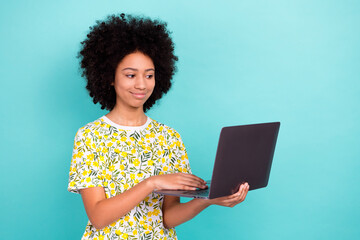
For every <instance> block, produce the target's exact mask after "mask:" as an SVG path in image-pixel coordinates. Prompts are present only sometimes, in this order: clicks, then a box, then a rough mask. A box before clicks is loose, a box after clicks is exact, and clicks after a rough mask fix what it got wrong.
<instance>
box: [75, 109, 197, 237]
mask: <svg viewBox="0 0 360 240" xmlns="http://www.w3.org/2000/svg"><path fill="white" fill-rule="evenodd" d="M176 172H184V173H191V170H190V166H189V161H188V156H187V153H186V149H185V146H184V144H183V142H182V140H181V137H180V135H179V133H177V132H176V131H175V130H174V129H172V128H170V127H168V126H166V125H164V124H161V123H159V122H157V121H155V120H153V119H151V118H149V117H148V119H147V122H146V123H145V124H144V125H143V126H138V127H130V126H120V125H118V124H116V123H114V122H112V121H111V120H110V119H108V118H107V117H106V116H103V117H101V118H99V119H97V120H96V121H94V122H91V123H88V124H87V125H85V126H84V127H82V128H80V129H79V130H78V132H77V133H76V136H75V141H74V148H73V155H72V161H71V166H70V173H69V185H68V190H69V191H70V192H74V193H79V190H80V189H83V188H89V187H103V188H104V190H105V193H106V198H111V197H113V196H116V195H117V194H121V193H122V192H124V191H126V190H127V189H130V188H132V187H133V186H135V185H136V184H137V183H139V182H141V181H143V180H144V179H146V178H148V177H150V176H154V175H159V174H167V173H176ZM162 203H163V196H162V195H159V194H156V193H151V194H150V195H148V196H147V197H146V198H145V199H144V200H143V201H141V202H140V203H139V204H138V205H137V206H136V207H135V208H134V209H132V210H131V211H130V212H129V213H127V214H126V215H124V216H123V217H121V218H120V219H118V220H117V221H115V222H114V223H112V224H110V225H108V226H107V227H105V228H103V229H100V230H97V229H96V228H95V227H93V225H92V224H91V222H90V221H89V222H88V224H87V226H86V229H85V233H84V235H83V237H82V239H97V240H102V239H129V240H130V239H144V240H145V239H168V240H169V239H177V237H176V232H175V229H166V228H165V227H164V225H163V217H162Z"/></svg>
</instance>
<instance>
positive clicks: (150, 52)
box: [78, 13, 178, 112]
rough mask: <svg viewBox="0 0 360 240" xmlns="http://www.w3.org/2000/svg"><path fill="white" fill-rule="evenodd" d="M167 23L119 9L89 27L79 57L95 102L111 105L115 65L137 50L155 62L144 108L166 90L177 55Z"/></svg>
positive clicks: (109, 106) (147, 107) (105, 105)
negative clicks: (150, 87)
mask: <svg viewBox="0 0 360 240" xmlns="http://www.w3.org/2000/svg"><path fill="white" fill-rule="evenodd" d="M166 26H167V24H166V23H165V22H162V21H160V20H151V19H150V18H145V17H136V16H132V15H128V14H127V15H125V14H124V13H122V14H120V15H110V16H108V17H107V18H106V20H105V21H96V24H95V25H94V26H92V27H90V32H89V33H88V34H87V38H86V39H85V40H84V41H83V42H81V47H82V48H81V50H80V52H79V54H78V58H79V59H80V67H81V70H82V76H83V77H85V78H86V80H87V84H86V89H87V90H88V91H89V94H90V97H92V99H93V102H94V103H95V104H96V103H100V105H101V109H107V110H109V111H111V110H112V109H113V108H114V106H115V103H116V92H115V89H114V86H112V83H113V82H114V80H115V71H116V68H117V66H118V64H119V63H120V62H121V60H122V59H123V58H124V57H125V56H126V55H128V54H130V53H133V52H136V51H139V52H142V53H143V54H145V55H147V56H149V57H150V58H151V59H152V61H153V63H154V66H155V76H156V78H155V88H154V90H153V93H152V94H151V96H150V98H149V99H148V100H147V101H146V102H145V104H144V106H143V109H144V112H146V111H147V110H149V109H150V108H151V107H152V106H153V105H154V104H155V102H156V101H157V100H158V99H160V98H161V97H162V95H163V94H164V93H167V92H168V91H169V89H170V87H171V79H172V77H173V75H174V73H175V71H176V66H175V62H176V61H177V60H178V58H177V56H175V55H174V44H173V42H172V40H171V38H170V32H169V31H168V30H167V29H166Z"/></svg>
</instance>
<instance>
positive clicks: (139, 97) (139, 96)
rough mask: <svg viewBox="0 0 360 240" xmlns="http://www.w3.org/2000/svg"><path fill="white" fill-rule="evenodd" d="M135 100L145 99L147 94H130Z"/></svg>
mask: <svg viewBox="0 0 360 240" xmlns="http://www.w3.org/2000/svg"><path fill="white" fill-rule="evenodd" d="M130 93H131V94H132V95H133V96H134V97H135V98H138V99H143V98H144V97H145V96H146V93H133V92H130Z"/></svg>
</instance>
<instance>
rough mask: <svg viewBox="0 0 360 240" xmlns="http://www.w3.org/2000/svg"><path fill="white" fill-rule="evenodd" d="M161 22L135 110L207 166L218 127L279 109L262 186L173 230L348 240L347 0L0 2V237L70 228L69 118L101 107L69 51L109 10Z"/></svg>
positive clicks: (352, 165)
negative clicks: (167, 39)
mask: <svg viewBox="0 0 360 240" xmlns="http://www.w3.org/2000/svg"><path fill="white" fill-rule="evenodd" d="M120 12H126V13H134V14H144V15H146V16H150V17H152V18H160V19H162V20H164V21H167V22H168V28H169V29H170V30H171V31H173V35H172V36H173V40H174V42H175V44H176V54H177V55H178V56H179V62H178V73H177V74H176V76H175V77H174V85H173V88H172V89H171V91H170V92H169V93H168V94H167V95H166V96H165V97H164V98H163V99H161V101H160V102H159V103H158V104H157V105H156V106H155V107H154V108H153V109H152V110H151V111H149V113H148V115H149V116H150V117H152V118H154V119H156V120H158V121H160V122H163V123H165V124H167V125H169V126H171V127H173V128H175V129H176V130H178V131H179V132H180V133H181V135H182V138H183V140H184V143H185V145H186V146H187V150H188V154H189V158H190V163H191V166H192V169H193V172H194V173H195V174H197V175H199V176H201V177H203V178H205V179H208V178H210V177H211V172H212V166H213V161H214V155H215V151H216V146H217V141H218V136H219V131H220V128H221V127H222V126H226V125H237V124H248V123H260V122H268V121H280V122H281V128H280V133H279V138H278V143H277V148H276V151H275V156H274V162H273V167H272V172H271V175H270V182H269V186H268V187H267V188H265V189H261V190H256V191H252V192H250V193H249V194H248V196H247V198H246V200H245V202H244V203H241V204H240V205H238V206H236V207H234V208H224V207H219V206H212V207H210V208H208V209H206V210H205V211H204V212H202V213H200V215H198V216H197V217H195V218H194V219H193V220H191V221H189V222H187V223H185V224H183V225H181V226H179V227H177V232H178V236H179V239H301V240H302V239H360V228H359V223H360V221H359V220H360V208H359V202H360V188H359V182H360V175H359V170H360V161H359V160H360V159H359V153H360V150H359V149H360V148H359V143H360V137H359V134H360V127H359V117H360V113H359V102H360V81H359V80H360V45H359V42H360V28H359V23H360V2H359V1H348V0H345V1H344V0H343V1H332V0H329V1H320V0H311V1H310V0H307V1H304V0H302V1H300V0H294V1H286V0H283V1H280V0H274V1H260V0H252V1H250V0H247V1H235V0H234V1H214V0H207V1H203V0H198V1H193V0H192V1H189V0H182V1H137V0H133V1H128V0H126V1H124V0H117V1H101V2H100V1H89V0H87V1H85V0H77V1H40V0H33V1H25V0H23V1H21V0H19V1H2V2H1V3H0V36H1V38H0V42H1V44H0V80H1V90H0V91H1V94H0V106H1V107H0V111H1V118H0V121H1V124H0V132H1V137H0V141H1V144H0V157H1V161H0V167H1V172H2V174H0V184H1V200H0V203H1V204H0V213H1V214H0V235H1V236H0V238H1V239H80V238H81V236H82V233H83V232H84V229H85V225H86V222H87V217H86V214H85V211H84V208H83V205H82V201H81V197H80V196H79V195H75V194H72V193H68V192H67V181H68V171H69V167H70V159H71V153H72V145H73V139H74V136H75V133H76V131H77V129H78V128H79V127H81V126H83V125H84V124H86V123H88V122H91V121H93V120H95V119H97V118H98V117H100V116H102V115H103V114H106V112H105V111H101V110H100V107H99V105H94V104H93V103H92V101H91V99H90V97H89V96H88V94H87V92H86V90H85V81H84V80H83V79H82V78H81V76H80V73H79V67H78V60H77V59H76V55H77V52H78V50H79V47H80V41H82V40H83V39H84V38H85V36H86V33H87V31H88V28H89V26H91V25H93V24H94V23H95V20H98V19H104V17H105V16H107V15H108V14H112V13H120Z"/></svg>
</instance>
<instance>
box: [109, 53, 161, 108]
mask: <svg viewBox="0 0 360 240" xmlns="http://www.w3.org/2000/svg"><path fill="white" fill-rule="evenodd" d="M113 85H114V88H115V92H116V106H117V107H122V108H123V107H125V108H141V109H142V108H143V105H144V103H145V102H146V100H148V98H149V97H150V96H151V93H152V92H153V90H154V87H155V67H154V63H153V61H152V60H151V58H150V57H149V56H147V55H144V54H143V53H141V52H134V53H131V54H128V55H126V56H125V57H124V58H123V60H122V61H121V62H120V63H119V65H118V66H117V68H116V72H115V81H114V83H113Z"/></svg>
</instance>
